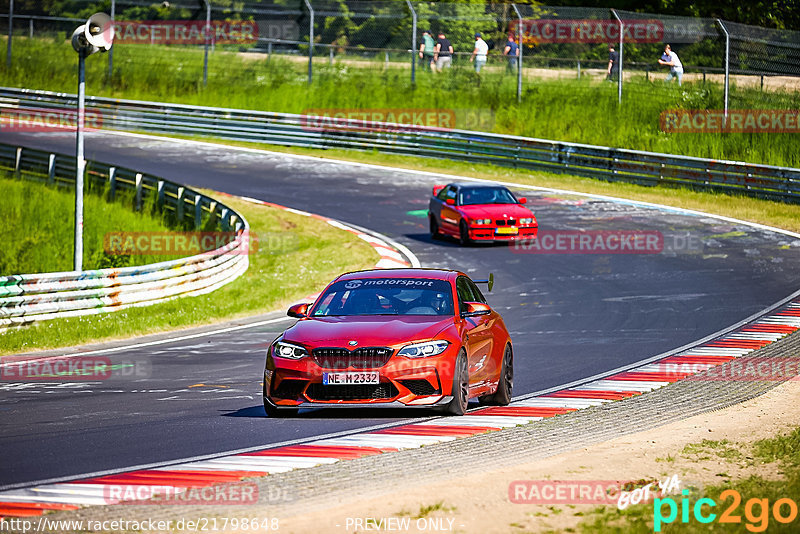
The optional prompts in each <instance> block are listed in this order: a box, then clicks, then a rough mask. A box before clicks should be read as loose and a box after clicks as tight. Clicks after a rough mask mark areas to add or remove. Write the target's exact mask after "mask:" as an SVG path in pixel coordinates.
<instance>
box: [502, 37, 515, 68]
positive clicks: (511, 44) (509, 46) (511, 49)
mask: <svg viewBox="0 0 800 534" xmlns="http://www.w3.org/2000/svg"><path fill="white" fill-rule="evenodd" d="M503 55H504V56H506V57H507V58H508V67H507V68H506V70H507V71H508V72H515V71H516V70H517V63H518V62H519V46H517V43H516V42H515V41H514V36H513V35H509V36H508V41H507V42H506V46H505V48H503Z"/></svg>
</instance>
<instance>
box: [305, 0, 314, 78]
mask: <svg viewBox="0 0 800 534" xmlns="http://www.w3.org/2000/svg"><path fill="white" fill-rule="evenodd" d="M305 3H306V8H308V15H309V22H308V85H311V80H312V77H313V74H314V67H313V66H312V65H313V62H312V60H313V59H314V8H313V7H311V2H309V1H308V0H305Z"/></svg>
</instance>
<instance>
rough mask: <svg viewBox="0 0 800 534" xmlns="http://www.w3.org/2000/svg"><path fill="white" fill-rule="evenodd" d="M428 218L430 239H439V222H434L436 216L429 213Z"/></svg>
mask: <svg viewBox="0 0 800 534" xmlns="http://www.w3.org/2000/svg"><path fill="white" fill-rule="evenodd" d="M429 220H430V230H431V239H439V238H440V237H441V236H442V234H440V233H439V223H438V222H436V217H435V216H434V215H431V216H430V217H429Z"/></svg>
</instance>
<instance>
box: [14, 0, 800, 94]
mask: <svg viewBox="0 0 800 534" xmlns="http://www.w3.org/2000/svg"><path fill="white" fill-rule="evenodd" d="M12 5H13V9H14V11H13V13H9V9H10V8H11V6H12ZM53 5H54V6H58V12H57V13H55V12H52V11H48V10H47V9H44V8H43V7H42V5H41V3H39V2H34V1H32V0H16V2H13V3H12V2H9V0H5V2H0V11H5V13H4V14H2V15H0V17H3V19H4V20H7V21H8V33H9V34H10V35H12V36H13V38H12V39H10V40H9V41H8V43H7V45H8V50H7V58H6V63H7V65H8V66H10V65H11V64H12V62H13V58H14V54H13V46H14V43H15V42H17V41H19V40H21V39H29V40H34V39H50V40H54V41H62V40H67V39H69V37H70V35H71V33H72V31H73V30H74V28H75V27H76V26H77V25H79V24H81V23H83V22H84V21H85V20H86V18H87V17H88V16H89V15H90V14H92V13H94V12H96V11H104V12H106V13H109V14H111V15H112V16H113V18H114V20H115V29H116V38H115V43H114V48H115V49H116V50H118V51H119V49H120V48H122V47H126V48H127V47H139V48H141V47H147V46H159V47H172V48H188V49H202V50H203V51H204V54H203V59H198V61H197V62H196V64H194V65H189V64H186V65H183V66H182V67H181V68H184V69H185V70H184V72H183V73H182V75H183V76H186V77H187V79H190V77H191V76H196V77H197V79H198V80H202V83H208V80H209V79H210V80H211V82H212V83H213V81H214V79H215V76H218V75H219V73H218V72H213V71H211V72H209V70H208V57H209V54H214V53H215V52H216V51H217V50H225V51H229V52H236V53H239V54H240V55H241V56H242V57H249V58H254V59H256V58H257V59H266V60H267V61H268V60H270V59H271V58H272V57H274V56H280V57H281V58H284V59H287V60H289V61H290V63H291V64H292V65H294V66H295V67H296V70H295V71H293V72H292V73H291V74H288V73H287V75H291V76H294V77H295V79H297V78H299V77H304V76H307V78H308V81H309V83H310V82H311V81H312V80H313V75H314V72H315V71H318V70H320V69H323V68H325V67H341V68H356V67H357V68H374V69H376V70H386V69H392V68H394V69H407V70H408V71H409V74H408V75H409V77H410V79H411V80H412V81H413V80H414V79H415V77H416V76H418V75H422V73H425V72H427V71H429V70H431V69H430V60H431V58H430V56H429V55H426V54H422V56H423V57H422V58H421V57H420V53H419V50H420V45H421V44H423V43H424V42H425V38H424V34H423V32H424V31H430V33H431V34H432V35H433V39H434V40H436V39H437V38H438V36H439V34H440V33H442V34H444V35H445V36H446V38H447V39H448V40H449V42H450V43H451V44H452V46H453V57H452V62H451V65H452V67H451V68H454V69H472V68H474V67H475V62H474V59H473V50H474V49H475V43H476V34H478V33H479V34H481V38H482V39H483V40H484V41H485V42H486V44H487V45H488V54H486V58H487V59H486V63H485V66H484V67H483V70H482V74H481V75H482V76H484V75H487V74H488V75H493V74H497V75H498V76H499V75H507V74H508V73H509V72H516V76H519V88H518V94H519V96H521V95H522V92H523V88H524V87H525V86H531V85H535V84H536V83H537V82H539V81H540V80H543V79H584V78H588V79H590V80H591V79H596V80H600V79H606V78H608V79H610V81H612V82H618V83H619V84H620V94H621V95H622V86H626V85H628V82H630V81H633V80H636V79H644V80H651V79H655V78H664V77H667V75H668V73H669V72H670V71H671V70H674V69H672V68H671V67H670V66H665V65H663V64H659V63H658V60H659V59H661V58H662V57H663V54H664V47H665V44H670V45H671V47H672V51H673V53H675V54H677V56H678V57H679V58H680V62H681V64H682V67H683V73H682V74H683V75H682V77H681V78H682V81H691V82H708V81H714V82H719V83H723V82H724V83H726V84H727V83H728V78H729V77H730V79H731V80H733V81H734V82H735V83H736V84H738V85H742V86H746V85H750V86H754V87H761V88H762V89H764V88H766V89H769V88H772V87H786V86H790V87H793V88H794V87H796V85H797V84H798V83H799V82H800V80H798V78H800V32H796V31H789V30H772V29H766V28H760V27H754V26H747V25H744V24H737V23H733V22H727V21H721V20H715V19H702V18H688V17H676V16H668V15H658V14H652V13H638V12H631V11H623V10H614V9H600V8H583V7H557V6H534V5H530V4H519V5H517V4H511V3H495V2H487V3H485V4H484V3H476V2H471V3H454V2H430V1H427V2H424V1H412V0H383V1H363V0H273V1H264V2H249V1H245V2H231V1H229V0H211V1H210V2H209V3H207V2H206V1H205V0H177V1H170V0H167V1H162V2H157V1H156V2H154V1H143V0H103V1H99V2H98V1H89V0H64V1H62V2H57V3H55V4H53ZM207 26H208V27H209V28H210V30H207V29H206V27H207ZM621 29H622V31H620V30H621ZM509 39H510V40H511V41H509ZM509 42H511V43H513V45H512V46H510V47H509V46H508V45H509ZM428 44H430V41H428ZM609 45H613V46H614V51H613V52H610V50H609ZM516 46H519V48H520V52H521V54H520V58H519V59H515V58H514V57H512V58H509V56H508V55H507V52H508V51H509V48H511V51H512V54H513V50H514V49H515V47H516ZM426 52H430V50H426ZM613 54H616V56H613ZM614 57H616V58H617V59H618V62H619V67H621V70H622V76H619V71H618V70H617V65H613V68H612V69H609V59H610V58H612V59H613V58H614ZM517 61H519V62H520V63H521V67H522V68H521V69H520V70H519V72H517V69H516V66H517ZM108 62H109V66H108V73H109V76H113V75H114V72H115V71H114V56H113V52H112V54H109V56H108ZM612 63H613V62H612ZM156 67H158V68H160V64H159V65H156ZM230 68H234V67H233V66H231V67H230ZM516 76H515V77H516ZM765 86H766V87H765ZM631 90H634V91H635V90H637V89H636V87H635V86H634V87H632V88H631ZM726 109H727V101H726Z"/></svg>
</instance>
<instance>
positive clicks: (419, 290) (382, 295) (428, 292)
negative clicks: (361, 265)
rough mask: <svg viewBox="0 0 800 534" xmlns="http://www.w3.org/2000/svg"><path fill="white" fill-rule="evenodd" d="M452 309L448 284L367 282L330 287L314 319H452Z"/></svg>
mask: <svg viewBox="0 0 800 534" xmlns="http://www.w3.org/2000/svg"><path fill="white" fill-rule="evenodd" d="M453 309H454V307H453V292H452V289H451V286H450V283H449V282H447V281H445V280H431V279H424V278H365V279H357V280H342V281H339V282H336V283H335V284H333V285H331V286H330V287H329V288H328V289H327V290H326V291H325V293H324V294H323V295H322V297H320V299H319V304H318V305H317V306H316V309H315V310H314V311H313V312H312V314H311V315H312V317H322V316H330V315H336V316H341V315H346V316H349V315H453Z"/></svg>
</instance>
